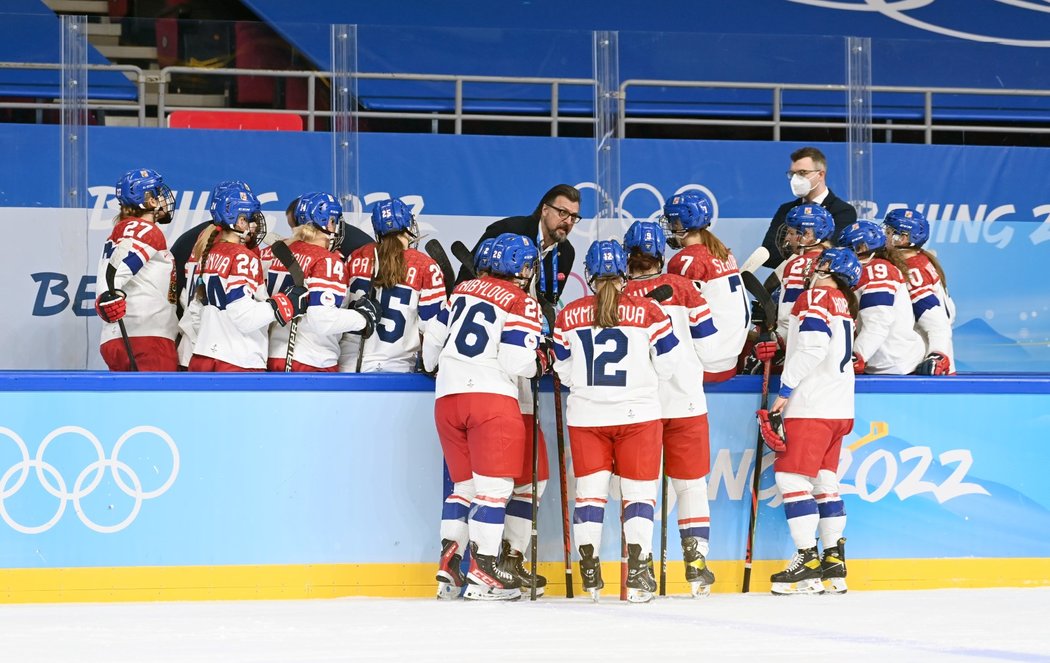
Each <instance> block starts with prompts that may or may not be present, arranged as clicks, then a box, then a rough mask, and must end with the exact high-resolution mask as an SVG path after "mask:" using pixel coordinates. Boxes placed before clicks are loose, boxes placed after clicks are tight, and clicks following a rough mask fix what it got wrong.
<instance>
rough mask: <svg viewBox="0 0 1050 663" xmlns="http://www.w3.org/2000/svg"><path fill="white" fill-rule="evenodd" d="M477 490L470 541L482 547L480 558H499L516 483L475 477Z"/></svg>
mask: <svg viewBox="0 0 1050 663" xmlns="http://www.w3.org/2000/svg"><path fill="white" fill-rule="evenodd" d="M474 488H475V489H476V490H477V494H476V495H474V500H473V502H472V504H471V505H470V540H471V541H473V542H474V543H476V544H477V545H478V554H479V555H493V556H495V555H498V554H499V548H500V541H502V540H503V522H504V520H505V519H506V516H507V498H509V497H510V492H511V491H512V490H513V489H514V480H513V479H510V478H503V477H487V476H483V475H481V474H475V475H474Z"/></svg>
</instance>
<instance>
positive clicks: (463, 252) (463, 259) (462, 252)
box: [451, 239, 477, 279]
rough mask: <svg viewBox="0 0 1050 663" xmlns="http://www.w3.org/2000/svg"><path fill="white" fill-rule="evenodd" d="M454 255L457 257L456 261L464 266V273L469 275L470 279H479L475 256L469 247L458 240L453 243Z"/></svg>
mask: <svg viewBox="0 0 1050 663" xmlns="http://www.w3.org/2000/svg"><path fill="white" fill-rule="evenodd" d="M451 249H452V255H454V256H455V257H456V260H458V261H459V262H460V264H461V265H463V271H465V272H466V273H467V276H469V277H470V278H472V279H473V278H477V273H476V272H475V271H474V254H473V253H471V252H470V249H468V248H467V245H466V244H464V243H463V242H461V241H459V240H458V239H457V240H456V241H455V242H452V246H451Z"/></svg>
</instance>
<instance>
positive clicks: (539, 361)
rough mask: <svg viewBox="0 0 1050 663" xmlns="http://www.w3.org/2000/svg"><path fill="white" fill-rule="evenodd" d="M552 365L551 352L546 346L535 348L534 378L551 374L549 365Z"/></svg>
mask: <svg viewBox="0 0 1050 663" xmlns="http://www.w3.org/2000/svg"><path fill="white" fill-rule="evenodd" d="M553 363H554V360H553V358H552V357H551V351H550V349H549V348H548V347H547V346H546V345H541V346H540V347H538V348H536V377H540V376H541V375H546V374H547V373H550V372H551V364H553Z"/></svg>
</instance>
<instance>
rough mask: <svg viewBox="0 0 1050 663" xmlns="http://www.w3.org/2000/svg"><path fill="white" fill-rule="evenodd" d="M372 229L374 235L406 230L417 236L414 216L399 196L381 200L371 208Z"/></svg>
mask: <svg viewBox="0 0 1050 663" xmlns="http://www.w3.org/2000/svg"><path fill="white" fill-rule="evenodd" d="M372 229H373V230H375V233H376V237H377V238H379V237H382V236H383V235H389V234H391V233H399V232H404V231H408V232H409V233H410V234H411V235H412V236H413V237H418V236H419V227H418V226H417V225H416V218H415V217H414V216H412V210H410V209H409V207H408V205H406V204H405V203H404V202H403V201H402V200H401V199H400V198H390V199H389V200H381V201H379V202H378V203H376V204H375V207H373V208H372Z"/></svg>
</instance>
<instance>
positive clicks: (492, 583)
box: [463, 541, 521, 601]
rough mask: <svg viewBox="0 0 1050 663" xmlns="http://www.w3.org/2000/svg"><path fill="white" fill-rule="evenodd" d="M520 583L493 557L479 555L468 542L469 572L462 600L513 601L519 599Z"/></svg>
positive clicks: (474, 546) (476, 549) (471, 543)
mask: <svg viewBox="0 0 1050 663" xmlns="http://www.w3.org/2000/svg"><path fill="white" fill-rule="evenodd" d="M520 587H521V583H519V582H518V579H517V578H516V577H514V575H513V574H511V573H509V572H508V571H507V570H506V569H505V568H503V566H501V565H500V563H499V559H498V558H497V557H496V556H495V555H479V554H478V544H476V543H474V542H473V541H471V542H470V570H469V571H467V588H466V589H465V590H463V598H465V599H473V600H478V601H513V600H515V599H517V598H520V597H521V589H520Z"/></svg>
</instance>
